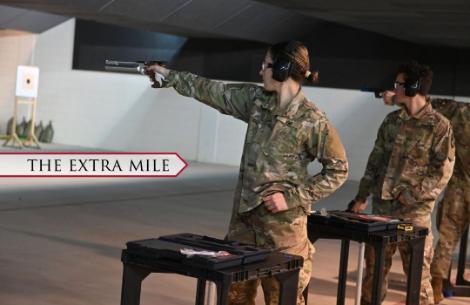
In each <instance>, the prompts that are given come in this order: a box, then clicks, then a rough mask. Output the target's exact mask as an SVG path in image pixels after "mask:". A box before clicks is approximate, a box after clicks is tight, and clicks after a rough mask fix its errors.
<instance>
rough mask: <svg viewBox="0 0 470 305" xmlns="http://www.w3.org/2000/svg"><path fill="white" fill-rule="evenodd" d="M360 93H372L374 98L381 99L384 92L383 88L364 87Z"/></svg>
mask: <svg viewBox="0 0 470 305" xmlns="http://www.w3.org/2000/svg"><path fill="white" fill-rule="evenodd" d="M361 91H363V92H374V96H375V97H376V98H383V96H384V92H385V91H386V90H385V89H383V88H373V87H367V86H364V87H362V88H361Z"/></svg>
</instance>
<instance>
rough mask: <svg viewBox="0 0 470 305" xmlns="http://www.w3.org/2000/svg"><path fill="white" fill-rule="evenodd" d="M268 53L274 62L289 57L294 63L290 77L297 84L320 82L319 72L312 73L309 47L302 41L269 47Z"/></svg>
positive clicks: (281, 43)
mask: <svg viewBox="0 0 470 305" xmlns="http://www.w3.org/2000/svg"><path fill="white" fill-rule="evenodd" d="M268 53H269V54H270V55H271V58H272V60H273V62H276V61H277V60H279V59H280V58H282V57H287V59H288V60H289V61H290V62H291V63H292V68H291V69H290V71H289V75H288V76H289V77H291V78H292V79H293V80H295V81H296V82H298V83H300V84H301V83H302V82H303V81H304V80H307V81H310V82H317V81H318V72H316V71H314V72H311V71H310V60H309V57H308V50H307V47H306V46H305V45H304V44H303V43H301V42H300V41H295V40H292V41H288V42H280V43H277V44H274V45H272V46H271V47H269V49H268Z"/></svg>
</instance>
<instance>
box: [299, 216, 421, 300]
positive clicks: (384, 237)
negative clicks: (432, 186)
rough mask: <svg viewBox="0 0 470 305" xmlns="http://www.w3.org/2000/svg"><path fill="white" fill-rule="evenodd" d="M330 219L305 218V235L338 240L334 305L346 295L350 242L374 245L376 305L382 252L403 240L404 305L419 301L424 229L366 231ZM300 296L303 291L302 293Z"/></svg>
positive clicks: (382, 266) (381, 268)
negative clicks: (406, 266)
mask: <svg viewBox="0 0 470 305" xmlns="http://www.w3.org/2000/svg"><path fill="white" fill-rule="evenodd" d="M329 219H331V218H327V217H325V216H321V215H318V214H313V215H310V216H309V217H308V222H307V230H308V238H309V239H310V241H311V242H312V243H315V242H316V241H317V240H318V239H339V240H341V253H340V262H339V266H340V267H339V274H338V290H337V300H336V305H344V304H345V298H346V277H347V273H348V258H349V244H350V241H357V242H360V243H362V242H364V243H366V244H369V245H370V246H371V247H373V248H374V251H375V262H374V270H373V285H372V300H371V305H380V304H381V303H382V301H381V290H382V285H381V283H382V280H383V268H384V254H385V250H386V247H387V246H388V245H392V244H396V243H400V242H403V243H406V244H407V245H408V248H409V251H410V264H409V269H408V270H407V271H408V279H407V288H406V303H405V304H406V305H416V304H419V298H420V287H421V273H422V268H423V253H424V242H425V239H426V236H427V234H428V229H427V228H420V227H413V231H402V230H397V229H396V228H395V229H386V230H382V231H367V230H364V227H363V226H359V225H354V226H353V227H352V228H351V227H348V226H345V225H344V223H338V222H336V221H329ZM304 297H306V293H305V292H304Z"/></svg>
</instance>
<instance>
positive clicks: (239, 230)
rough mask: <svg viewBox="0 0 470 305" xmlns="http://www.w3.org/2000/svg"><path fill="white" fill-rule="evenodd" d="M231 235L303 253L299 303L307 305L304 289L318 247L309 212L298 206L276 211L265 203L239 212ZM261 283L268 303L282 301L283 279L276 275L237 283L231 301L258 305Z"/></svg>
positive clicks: (233, 222) (239, 303)
mask: <svg viewBox="0 0 470 305" xmlns="http://www.w3.org/2000/svg"><path fill="white" fill-rule="evenodd" d="M227 237H228V239H229V240H237V241H240V242H244V243H248V244H251V245H254V246H257V247H261V248H274V249H278V250H280V251H282V252H285V253H289V254H295V255H299V256H302V257H303V258H304V266H303V268H302V269H301V270H300V273H299V285H298V290H297V305H304V303H305V302H304V298H303V295H302V292H303V291H304V289H305V288H306V287H307V285H308V283H309V281H310V277H311V273H312V255H313V253H314V248H313V245H312V244H311V243H310V241H309V240H308V237H307V214H306V212H305V211H304V209H303V208H301V207H296V208H293V209H289V210H287V211H284V212H281V213H276V214H273V213H271V212H269V211H268V210H267V209H266V208H265V207H264V205H263V204H261V205H259V206H258V207H256V208H255V209H254V210H252V211H249V212H246V213H243V214H238V213H236V212H235V213H234V215H232V220H231V222H230V228H229V232H228V235H227ZM260 284H261V286H262V288H263V293H264V300H265V303H266V305H277V304H279V292H280V289H279V282H278V281H277V279H276V278H275V277H267V278H263V279H261V280H260V279H256V280H249V281H244V282H239V283H235V284H233V285H232V287H231V289H230V292H229V300H230V304H232V305H241V304H243V305H254V304H255V297H256V292H257V289H258V286H259V285H260Z"/></svg>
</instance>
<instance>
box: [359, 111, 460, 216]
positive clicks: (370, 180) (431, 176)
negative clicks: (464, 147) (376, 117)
mask: <svg viewBox="0 0 470 305" xmlns="http://www.w3.org/2000/svg"><path fill="white" fill-rule="evenodd" d="M454 158H455V147H454V142H453V135H452V129H451V126H450V123H449V121H448V120H447V119H446V118H444V117H443V116H442V115H441V114H439V113H437V112H436V111H434V110H433V109H432V107H431V105H430V104H429V103H427V104H426V106H425V107H423V109H422V110H420V112H419V113H418V114H417V115H416V116H415V117H411V116H410V115H408V113H407V111H406V110H405V109H401V110H397V111H394V112H392V113H390V114H388V115H387V117H386V118H385V119H384V121H383V123H382V125H381V126H380V129H379V131H378V134H377V139H376V141H375V144H374V148H373V150H372V152H371V154H370V156H369V160H368V162H367V167H366V171H365V173H364V176H363V178H362V179H361V182H360V185H359V191H358V194H357V196H356V199H358V200H365V199H367V197H368V196H369V195H370V194H371V193H372V194H374V195H375V196H377V197H378V198H380V199H382V200H394V199H397V198H398V197H399V195H400V194H401V193H402V194H403V196H404V197H405V201H406V202H407V204H409V205H410V206H411V205H413V206H414V208H416V209H417V210H420V209H422V210H423V211H424V212H431V210H432V208H433V201H434V200H435V199H436V198H437V197H438V196H439V194H440V193H441V191H442V190H443V189H444V187H445V186H446V184H447V182H448V181H449V179H450V176H451V174H452V169H453V165H454Z"/></svg>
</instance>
